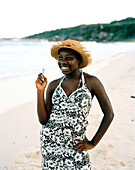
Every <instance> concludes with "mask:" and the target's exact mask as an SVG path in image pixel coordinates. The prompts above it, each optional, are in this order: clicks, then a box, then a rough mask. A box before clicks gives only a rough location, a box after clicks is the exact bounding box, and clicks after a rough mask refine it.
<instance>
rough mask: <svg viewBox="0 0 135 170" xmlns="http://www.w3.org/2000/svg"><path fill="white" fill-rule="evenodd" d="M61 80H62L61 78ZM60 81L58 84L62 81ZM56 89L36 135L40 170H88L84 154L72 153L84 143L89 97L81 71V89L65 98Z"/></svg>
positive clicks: (89, 167) (86, 153)
mask: <svg viewBox="0 0 135 170" xmlns="http://www.w3.org/2000/svg"><path fill="white" fill-rule="evenodd" d="M63 79H64V78H63ZM63 79H62V81H63ZM62 81H61V82H60V83H59V85H58V86H57V87H56V89H55V91H54V93H53V96H52V110H51V114H50V119H49V120H48V122H47V123H46V124H45V125H43V126H42V129H41V132H40V143H41V155H42V169H43V170H90V169H91V165H90V158H89V155H88V152H87V151H83V152H81V153H78V152H76V151H74V150H73V149H72V146H73V145H75V144H76V143H77V142H76V141H74V138H77V139H80V140H84V139H85V131H86V127H87V125H88V121H87V120H86V118H87V116H88V114H89V111H90V107H91V100H92V96H91V93H90V92H89V90H88V88H87V87H86V84H85V81H84V75H83V73H82V71H81V79H80V81H81V85H82V86H81V87H80V88H78V89H77V90H76V91H74V92H73V93H72V94H71V95H70V96H69V97H67V95H66V93H65V92H64V90H63V89H62V87H61V83H62Z"/></svg>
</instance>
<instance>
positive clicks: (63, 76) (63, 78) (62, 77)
mask: <svg viewBox="0 0 135 170" xmlns="http://www.w3.org/2000/svg"><path fill="white" fill-rule="evenodd" d="M64 78H65V75H64V76H63V77H62V79H61V81H60V82H59V85H58V86H61V83H62V82H63V80H64Z"/></svg>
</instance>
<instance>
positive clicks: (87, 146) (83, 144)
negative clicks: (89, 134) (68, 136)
mask: <svg viewBox="0 0 135 170" xmlns="http://www.w3.org/2000/svg"><path fill="white" fill-rule="evenodd" d="M74 140H75V141H77V142H78V143H77V144H76V145H74V146H73V149H74V151H77V152H82V151H86V150H91V149H93V148H94V147H95V145H94V144H93V143H92V142H91V141H89V140H88V139H87V138H85V140H80V139H74Z"/></svg>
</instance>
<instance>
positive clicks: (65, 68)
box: [61, 67, 69, 71]
mask: <svg viewBox="0 0 135 170" xmlns="http://www.w3.org/2000/svg"><path fill="white" fill-rule="evenodd" d="M61 70H63V71H66V70H69V67H61Z"/></svg>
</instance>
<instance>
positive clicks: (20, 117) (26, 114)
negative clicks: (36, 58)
mask: <svg viewBox="0 0 135 170" xmlns="http://www.w3.org/2000/svg"><path fill="white" fill-rule="evenodd" d="M134 58H135V52H129V53H127V52H126V53H123V55H121V56H119V55H116V56H113V57H111V58H108V59H104V60H102V61H98V62H97V66H96V63H94V64H95V65H93V66H92V67H94V68H95V67H97V68H96V69H95V70H93V74H94V75H96V76H97V77H99V79H101V82H103V84H105V89H107V91H108V92H109V97H110V98H111V100H112V103H113V105H114V108H115V110H116V112H117V109H119V108H120V106H119V105H118V106H117V102H119V101H118V99H120V101H121V100H122V99H121V98H120V96H119V95H118V94H119V91H121V90H122V89H121V86H120V85H119V86H118V87H119V91H118V90H117V84H118V83H120V82H121V81H122V80H123V79H125V76H126V75H127V74H128V73H129V72H130V71H132V70H133V67H134V66H135V62H134ZM99 66H100V70H98V69H99ZM119 66H120V67H119ZM114 68H115V72H114ZM131 68H132V70H131ZM97 70H98V71H97ZM84 71H87V72H88V73H89V72H90V73H91V72H92V68H90V66H89V67H87V69H84ZM112 71H113V72H112ZM116 73H117V74H116ZM54 76H55V75H54ZM34 77H35V75H33V76H31V75H28V76H22V77H20V76H19V77H14V78H13V79H12V78H11V79H7V80H6V79H5V80H3V82H2V83H3V87H4V88H5V89H6V87H8V86H9V83H10V86H11V84H12V83H13V84H12V85H13V87H10V88H9V89H8V91H2V90H1V94H2V96H3V99H4V97H6V96H8V95H11V96H12V97H11V101H12V105H13V104H14V107H11V106H12V105H11V104H8V103H7V104H6V100H1V102H2V101H4V102H5V104H4V106H5V107H6V110H5V111H4V112H2V114H0V136H1V139H2V140H1V146H0V147H1V148H0V150H1V153H0V157H1V158H2V160H1V161H2V163H0V167H5V166H8V167H10V166H11V165H12V167H13V168H12V169H14V168H15V167H17V166H22V167H23V166H24V165H26V164H27V166H28V164H29V162H27V161H29V160H31V161H32V160H33V162H34V161H35V159H34V156H33V152H34V150H35V152H36V153H37V152H38V151H39V148H37V147H38V146H39V132H40V128H41V125H40V124H39V122H38V117H37V113H36V88H35V78H34ZM110 77H111V79H112V80H111V79H110ZM33 79H34V80H33ZM4 81H6V83H7V85H6V86H4ZM23 81H25V82H27V83H26V84H28V85H27V86H26V84H23V83H22V82H23ZM0 82H1V79H0ZM16 82H18V83H19V85H20V86H19V87H18V84H17V86H15V84H16ZM123 84H124V83H123ZM22 86H23V87H24V88H23V90H21V92H20V89H22ZM1 88H2V86H1ZM124 88H126V86H125V87H124ZM128 88H129V84H128ZM12 90H14V91H13V92H14V93H12ZM113 90H114V91H113ZM123 90H126V89H123ZM130 90H133V88H132V89H130ZM18 91H19V92H20V94H18ZM5 92H9V94H5ZM108 92H107V93H108ZM25 94H27V95H25ZM5 95H6V96H5ZM18 95H19V96H21V97H22V98H21V99H20V100H21V101H20V102H18ZM117 95H118V96H119V97H118V96H117ZM132 95H134V94H132ZM122 97H123V96H122ZM124 97H125V96H124ZM124 97H123V98H124ZM117 98H118V99H117ZM6 99H7V98H6ZM26 99H27V100H26ZM115 99H116V101H117V102H116V101H115ZM124 99H125V98H124ZM128 99H129V98H128ZM133 100H134V99H132V101H133ZM24 101H25V102H24ZM94 103H96V102H95V101H93V105H94ZM124 104H125V103H124ZM129 105H130V104H129ZM123 107H125V105H123V103H122V108H123ZM126 107H128V106H126ZM92 108H93V109H92V110H91V112H90V115H91V113H95V112H96V111H97V110H98V109H97V107H95V106H94V107H92ZM2 109H3V108H2ZM120 109H121V108H120ZM3 110H4V109H3ZM126 111H127V112H128V109H126ZM120 114H121V116H122V113H120ZM126 114H127V113H126ZM91 116H92V115H91ZM94 116H95V117H94ZM93 117H94V121H95V122H96V123H97V120H96V118H97V115H96V114H95V115H93ZM98 117H100V116H98ZM88 119H90V117H89V118H88ZM133 119H134V118H133ZM123 121H124V120H123ZM125 121H126V120H125ZM95 122H93V123H92V124H93V125H94V126H95V125H96V123H95ZM113 126H116V125H115V123H114V125H112V126H111V127H110V130H109V134H107V135H106V136H108V135H109V136H110V138H111V137H112V136H111V135H116V136H118V134H114V132H115V131H116V129H117V126H116V127H114V130H112V129H111V128H112V127H113ZM95 127H96V126H95ZM93 128H94V127H92V128H91V129H92V130H93ZM123 128H124V127H123ZM130 130H131V129H130ZM88 131H89V132H90V128H89V130H88ZM90 134H92V132H90ZM127 135H128V134H127ZM106 136H105V137H104V138H105V139H104V138H103V141H104V142H105V143H106V140H107V144H105V143H104V142H103V144H102V142H101V144H100V145H99V146H97V149H95V150H93V151H92V154H94V156H95V157H96V156H97V155H96V154H97V152H98V151H99V150H100V152H103V150H102V146H103V148H105V149H107V148H110V149H111V148H113V147H112V145H114V144H112V141H113V139H112V141H110V140H109V139H108V138H107V137H106ZM89 137H90V136H89ZM122 137H123V139H124V135H122ZM118 139H119V140H120V141H121V139H120V137H119V138H118ZM114 142H115V141H114ZM121 142H122V141H121ZM127 142H128V141H127ZM133 142H134V141H133ZM110 143H111V144H110ZM131 147H132V146H131ZM27 148H31V149H30V150H29V149H27ZM36 148H37V149H36ZM112 150H113V149H111V151H112ZM95 152H96V153H95ZM115 152H116V150H115ZM26 153H27V154H28V155H29V159H28V160H27V159H25V156H27V154H26ZM18 154H19V155H20V156H17V155H18ZM108 154H109V153H108ZM16 156H17V158H16ZM94 156H93V158H94ZM35 157H36V156H35ZM22 158H23V159H22ZM37 158H38V160H37V161H38V162H37V163H36V165H35V166H37V165H38V166H39V168H40V153H39V152H38V153H37V157H36V159H37ZM102 158H103V157H102ZM94 159H95V158H94ZM106 159H107V158H106ZM20 161H22V163H23V164H24V165H21V164H19V162H20ZM25 161H26V164H25ZM96 161H98V160H96V159H95V162H96ZM93 164H94V160H93ZM113 166H114V165H113ZM37 169H38V168H37ZM26 170H27V169H26Z"/></svg>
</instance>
